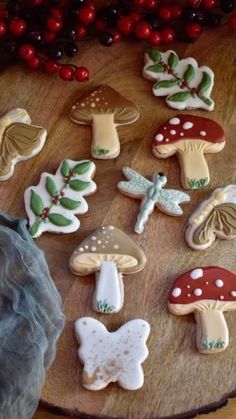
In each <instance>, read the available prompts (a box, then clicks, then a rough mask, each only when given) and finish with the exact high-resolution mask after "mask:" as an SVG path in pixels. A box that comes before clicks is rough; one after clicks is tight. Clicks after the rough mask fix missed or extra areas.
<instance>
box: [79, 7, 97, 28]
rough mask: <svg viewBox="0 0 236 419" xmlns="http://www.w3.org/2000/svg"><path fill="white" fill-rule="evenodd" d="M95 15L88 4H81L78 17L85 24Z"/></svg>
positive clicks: (92, 19) (91, 20)
mask: <svg viewBox="0 0 236 419" xmlns="http://www.w3.org/2000/svg"><path fill="white" fill-rule="evenodd" d="M95 16H96V13H95V11H94V10H93V9H92V8H91V7H89V6H83V7H81V8H80V9H79V13H78V18H79V20H80V22H82V23H84V24H85V25H88V24H89V23H91V22H93V21H94V19H95Z"/></svg>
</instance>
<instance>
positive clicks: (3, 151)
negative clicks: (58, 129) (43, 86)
mask: <svg viewBox="0 0 236 419" xmlns="http://www.w3.org/2000/svg"><path fill="white" fill-rule="evenodd" d="M46 136H47V131H46V130H45V129H44V128H42V127H39V126H36V125H32V124H31V119H30V116H29V114H28V112H27V111H26V110H24V109H20V108H16V109H12V110H11V111H9V112H8V113H7V114H6V115H4V116H3V117H2V118H0V180H7V179H9V178H10V177H11V176H12V175H13V172H14V167H15V164H16V163H17V162H18V161H20V160H28V159H30V158H31V157H33V156H35V155H36V154H38V153H39V152H40V151H41V150H42V148H43V146H44V143H45V140H46Z"/></svg>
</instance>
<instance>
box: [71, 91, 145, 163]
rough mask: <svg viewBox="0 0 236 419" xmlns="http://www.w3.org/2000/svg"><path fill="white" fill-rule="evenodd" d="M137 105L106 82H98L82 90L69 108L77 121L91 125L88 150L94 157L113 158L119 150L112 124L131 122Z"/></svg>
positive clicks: (136, 113)
mask: <svg viewBox="0 0 236 419" xmlns="http://www.w3.org/2000/svg"><path fill="white" fill-rule="evenodd" d="M138 117H139V110H138V108H137V106H136V105H135V104H134V103H133V102H131V101H130V100H128V99H126V98H125V97H123V96H122V95H121V94H120V93H118V92H117V91H116V90H114V89H112V87H110V86H98V87H96V88H95V89H94V90H91V91H89V92H87V93H85V94H84V95H83V96H82V97H81V98H80V99H79V100H78V101H77V102H76V104H75V105H74V106H72V109H71V111H70V118H71V119H72V121H74V122H75V123H77V124H83V125H92V129H93V142H92V147H91V154H92V156H93V157H94V158H96V159H114V158H115V157H117V156H118V155H119V154H120V142H119V137H118V133H117V130H116V127H117V126H118V125H127V124H132V123H133V122H135V121H136V120H137V119H138Z"/></svg>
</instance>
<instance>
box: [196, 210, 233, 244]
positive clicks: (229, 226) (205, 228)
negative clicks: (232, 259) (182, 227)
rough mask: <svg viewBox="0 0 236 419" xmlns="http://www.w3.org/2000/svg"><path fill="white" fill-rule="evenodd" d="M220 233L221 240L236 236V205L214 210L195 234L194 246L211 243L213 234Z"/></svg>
mask: <svg viewBox="0 0 236 419" xmlns="http://www.w3.org/2000/svg"><path fill="white" fill-rule="evenodd" d="M218 232H219V233H220V238H222V237H223V236H225V237H226V238H227V237H228V236H236V205H234V204H221V205H218V206H216V207H215V208H213V210H212V211H211V212H210V213H209V214H208V216H207V218H206V219H205V220H204V222H203V223H202V224H201V225H200V226H199V227H198V228H197V229H196V230H195V232H194V234H193V238H192V240H193V242H194V244H197V245H198V244H204V243H207V242H209V239H210V237H211V235H212V233H215V234H216V235H217V233H218Z"/></svg>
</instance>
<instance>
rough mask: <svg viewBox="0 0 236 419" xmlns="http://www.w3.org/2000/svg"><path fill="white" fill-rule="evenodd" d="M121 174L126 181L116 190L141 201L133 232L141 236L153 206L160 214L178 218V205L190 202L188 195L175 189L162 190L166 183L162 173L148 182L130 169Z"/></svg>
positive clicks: (180, 211) (124, 169)
mask: <svg viewBox="0 0 236 419" xmlns="http://www.w3.org/2000/svg"><path fill="white" fill-rule="evenodd" d="M123 173H124V175H125V177H126V178H127V179H128V181H122V182H119V183H118V189H119V191H120V192H122V193H123V194H124V195H127V196H130V197H131V198H135V199H141V200H142V203H141V207H140V211H139V214H138V217H137V222H136V224H135V228H134V231H135V233H137V234H142V233H143V230H144V225H145V224H146V222H147V220H148V217H149V215H150V214H151V213H152V212H153V211H154V208H155V206H156V207H157V208H158V209H159V210H160V211H162V212H164V213H166V214H168V215H173V216H179V215H182V214H183V211H182V209H181V207H180V204H183V203H185V202H189V201H190V197H189V195H188V194H186V193H185V192H182V191H178V190H176V189H163V187H164V186H165V185H166V183H167V177H166V176H165V175H164V173H161V172H159V173H156V174H155V175H154V176H153V180H152V181H150V180H148V179H146V178H145V177H144V176H142V175H140V174H139V173H138V172H136V171H135V170H133V169H131V168H130V167H124V168H123Z"/></svg>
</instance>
